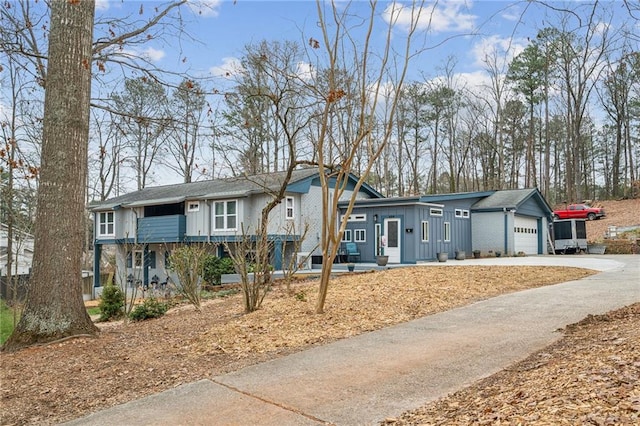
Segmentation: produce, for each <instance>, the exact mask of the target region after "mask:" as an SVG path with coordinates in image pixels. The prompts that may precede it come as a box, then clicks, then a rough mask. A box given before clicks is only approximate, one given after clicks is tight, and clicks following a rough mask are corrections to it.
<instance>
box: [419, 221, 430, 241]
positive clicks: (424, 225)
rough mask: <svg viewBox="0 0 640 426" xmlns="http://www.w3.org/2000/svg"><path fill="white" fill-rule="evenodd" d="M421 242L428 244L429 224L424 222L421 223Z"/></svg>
mask: <svg viewBox="0 0 640 426" xmlns="http://www.w3.org/2000/svg"><path fill="white" fill-rule="evenodd" d="M421 235H422V237H421V239H422V242H423V243H426V242H429V222H428V221H426V220H423V221H422V234H421Z"/></svg>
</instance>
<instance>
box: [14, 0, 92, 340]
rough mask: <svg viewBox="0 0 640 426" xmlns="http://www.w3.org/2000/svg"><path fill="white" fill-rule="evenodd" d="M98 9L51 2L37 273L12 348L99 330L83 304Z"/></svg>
mask: <svg viewBox="0 0 640 426" xmlns="http://www.w3.org/2000/svg"><path fill="white" fill-rule="evenodd" d="M94 8H95V2H94V1H91V0H88V1H83V2H75V3H72V2H66V1H55V2H52V3H51V31H50V33H49V56H50V58H49V61H48V65H47V79H46V87H47V90H46V94H45V117H44V140H43V145H42V166H41V181H40V182H41V185H40V188H39V191H38V209H37V213H36V215H37V216H36V227H35V247H34V258H33V275H32V278H31V283H30V285H29V288H28V291H27V300H26V303H25V307H24V311H23V313H22V317H21V319H20V322H19V323H18V325H17V326H16V328H15V329H14V331H13V333H12V334H11V336H10V337H9V339H8V340H7V342H6V344H5V348H8V349H18V348H20V347H23V346H27V345H30V344H33V343H37V342H46V341H51V340H55V339H60V338H63V337H67V336H75V335H82V334H86V335H95V334H96V333H97V331H98V329H97V327H96V326H95V325H94V324H93V323H92V322H91V319H90V318H89V315H88V314H87V311H86V310H85V309H84V302H83V300H82V281H81V279H82V276H81V274H80V271H81V269H82V265H81V260H82V243H83V239H84V227H83V226H82V224H83V223H84V203H85V196H84V194H85V188H86V179H87V141H88V137H89V99H90V95H91V47H92V36H93V14H94ZM69 82H74V84H69ZM60 205H63V206H65V211H64V214H60V209H59V206H60ZM52 223H56V224H57V226H55V227H54V226H51V224H52Z"/></svg>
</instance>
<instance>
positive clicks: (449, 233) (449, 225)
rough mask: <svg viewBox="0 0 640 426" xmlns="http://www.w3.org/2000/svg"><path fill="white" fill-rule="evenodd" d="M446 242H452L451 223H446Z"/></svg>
mask: <svg viewBox="0 0 640 426" xmlns="http://www.w3.org/2000/svg"><path fill="white" fill-rule="evenodd" d="M444 240H445V241H451V222H445V223H444Z"/></svg>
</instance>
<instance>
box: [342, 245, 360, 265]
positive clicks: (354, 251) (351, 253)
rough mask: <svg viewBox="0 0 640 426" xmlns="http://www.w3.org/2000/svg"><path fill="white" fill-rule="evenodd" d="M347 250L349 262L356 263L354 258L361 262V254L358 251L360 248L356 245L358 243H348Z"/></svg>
mask: <svg viewBox="0 0 640 426" xmlns="http://www.w3.org/2000/svg"><path fill="white" fill-rule="evenodd" d="M345 250H346V252H347V262H355V260H352V258H353V259H356V258H357V259H358V261H359V260H360V252H359V251H358V246H357V245H356V243H346V244H345Z"/></svg>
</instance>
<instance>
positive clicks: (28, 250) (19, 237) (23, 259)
mask: <svg viewBox="0 0 640 426" xmlns="http://www.w3.org/2000/svg"><path fill="white" fill-rule="evenodd" d="M33 241H34V240H33V235H31V234H29V233H26V232H22V231H20V230H17V229H14V230H13V238H12V245H11V251H13V258H12V265H11V274H12V275H14V276H19V275H29V273H30V271H31V262H32V260H33ZM8 260H9V227H8V226H7V225H5V224H4V223H2V224H0V276H3V277H6V276H7V263H8Z"/></svg>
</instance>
